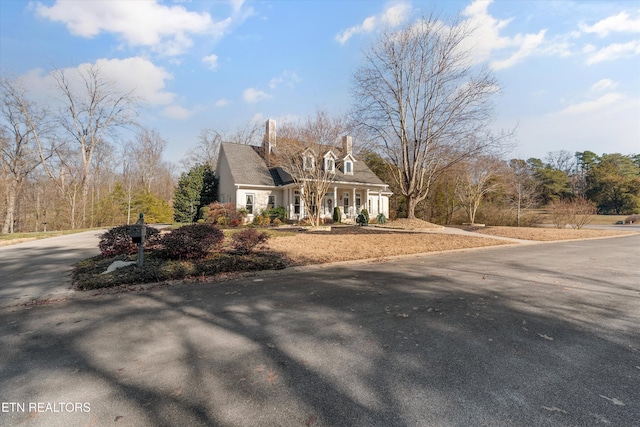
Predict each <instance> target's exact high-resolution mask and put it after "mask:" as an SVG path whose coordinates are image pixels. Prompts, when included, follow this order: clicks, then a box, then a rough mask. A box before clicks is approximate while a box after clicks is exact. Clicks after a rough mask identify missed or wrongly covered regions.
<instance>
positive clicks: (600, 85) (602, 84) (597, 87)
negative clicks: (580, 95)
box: [591, 79, 618, 92]
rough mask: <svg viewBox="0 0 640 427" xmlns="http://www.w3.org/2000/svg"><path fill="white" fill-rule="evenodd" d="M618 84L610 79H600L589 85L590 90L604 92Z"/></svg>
mask: <svg viewBox="0 0 640 427" xmlns="http://www.w3.org/2000/svg"><path fill="white" fill-rule="evenodd" d="M616 86H618V84H617V83H616V82H614V81H613V80H610V79H602V80H600V81H598V82H596V83H594V84H593V86H591V91H592V92H605V91H607V90H609V89H615V88H616Z"/></svg>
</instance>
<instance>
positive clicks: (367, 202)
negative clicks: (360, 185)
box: [364, 188, 373, 216]
mask: <svg viewBox="0 0 640 427" xmlns="http://www.w3.org/2000/svg"><path fill="white" fill-rule="evenodd" d="M364 207H365V208H367V210H369V189H368V188H367V189H366V190H365V195H364ZM372 207H373V206H372ZM371 215H373V212H369V216H371Z"/></svg>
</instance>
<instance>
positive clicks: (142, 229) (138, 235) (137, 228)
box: [129, 214, 147, 245]
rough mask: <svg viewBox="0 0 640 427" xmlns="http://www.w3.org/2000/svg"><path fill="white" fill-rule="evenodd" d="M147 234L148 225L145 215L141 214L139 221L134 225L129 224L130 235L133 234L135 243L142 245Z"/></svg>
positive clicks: (132, 237) (132, 238)
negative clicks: (145, 222) (145, 221)
mask: <svg viewBox="0 0 640 427" xmlns="http://www.w3.org/2000/svg"><path fill="white" fill-rule="evenodd" d="M146 235H147V227H146V226H145V225H144V215H143V214H140V218H138V221H137V222H136V223H135V224H134V225H131V226H129V236H131V240H133V243H136V244H138V245H141V244H143V243H144V238H145V237H146Z"/></svg>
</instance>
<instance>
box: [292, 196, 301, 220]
mask: <svg viewBox="0 0 640 427" xmlns="http://www.w3.org/2000/svg"><path fill="white" fill-rule="evenodd" d="M293 213H294V214H296V215H300V192H299V191H297V190H296V191H295V193H294V195H293Z"/></svg>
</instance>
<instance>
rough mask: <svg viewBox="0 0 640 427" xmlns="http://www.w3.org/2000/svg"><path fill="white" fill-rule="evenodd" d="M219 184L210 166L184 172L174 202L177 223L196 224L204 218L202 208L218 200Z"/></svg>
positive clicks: (174, 214) (204, 165) (194, 167)
mask: <svg viewBox="0 0 640 427" xmlns="http://www.w3.org/2000/svg"><path fill="white" fill-rule="evenodd" d="M216 192H217V182H216V180H215V176H214V172H213V170H212V169H211V166H210V165H209V164H200V165H195V166H193V167H192V168H191V169H189V171H188V172H183V173H182V175H180V179H179V180H178V187H177V188H176V193H175V198H174V202H173V217H174V219H175V221H176V222H196V221H197V220H198V219H201V218H202V214H203V212H202V208H203V207H204V206H207V205H209V204H210V203H213V202H214V201H215V198H216Z"/></svg>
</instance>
